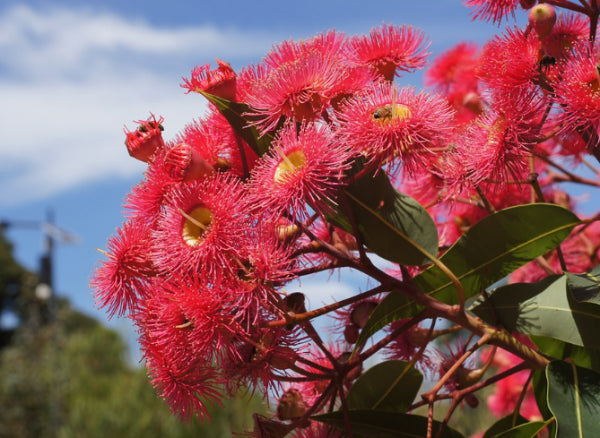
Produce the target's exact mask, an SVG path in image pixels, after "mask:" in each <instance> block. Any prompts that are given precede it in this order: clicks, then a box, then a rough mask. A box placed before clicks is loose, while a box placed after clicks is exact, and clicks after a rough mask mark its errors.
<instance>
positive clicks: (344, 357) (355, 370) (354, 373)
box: [337, 352, 363, 380]
mask: <svg viewBox="0 0 600 438" xmlns="http://www.w3.org/2000/svg"><path fill="white" fill-rule="evenodd" d="M351 356H352V353H348V352H345V353H342V354H340V355H339V356H338V358H337V360H338V361H339V362H340V363H341V364H347V363H348V361H349V360H350V357H351ZM362 371H363V368H362V363H361V364H356V366H354V367H352V369H351V370H350V372H349V373H348V374H347V375H346V379H347V380H355V379H358V378H359V377H360V375H361V374H362Z"/></svg>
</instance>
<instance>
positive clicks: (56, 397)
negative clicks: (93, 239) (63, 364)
mask: <svg viewBox="0 0 600 438" xmlns="http://www.w3.org/2000/svg"><path fill="white" fill-rule="evenodd" d="M0 227H1V228H2V231H4V230H6V229H7V228H13V227H14V228H29V229H37V230H40V231H41V232H42V233H43V253H42V255H41V256H40V259H39V272H38V276H39V280H40V281H39V283H38V284H37V286H36V288H35V297H36V298H37V300H38V305H36V308H37V309H36V310H35V311H34V312H33V314H34V318H35V320H36V322H35V324H39V323H40V322H42V323H45V324H48V325H49V326H50V329H51V330H52V332H51V337H50V339H49V341H50V343H52V344H53V345H52V347H53V348H54V349H55V351H54V352H55V354H56V355H57V357H58V355H59V354H60V352H59V351H56V349H57V348H59V343H58V342H57V339H56V331H55V330H56V327H52V324H53V323H54V322H55V321H56V316H57V315H56V311H57V300H56V291H55V285H54V249H55V245H56V243H57V242H58V243H77V242H78V241H79V238H78V237H77V236H76V235H74V234H71V233H69V232H67V231H64V230H62V229H60V228H58V227H57V226H56V225H55V217H54V211H53V210H52V209H48V210H47V212H46V220H45V221H31V220H20V221H18V220H11V221H9V220H0ZM40 305H41V306H40ZM55 379H56V382H57V384H54V385H52V386H51V388H50V394H49V398H50V400H49V401H50V403H49V405H50V406H49V407H50V413H49V414H50V421H51V423H52V426H51V427H52V430H53V431H54V432H55V433H58V430H59V429H60V424H61V418H60V417H61V408H60V405H61V394H60V389H59V388H60V386H61V385H60V380H61V370H58V369H57V370H55Z"/></svg>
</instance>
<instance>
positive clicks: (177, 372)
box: [143, 344, 222, 420]
mask: <svg viewBox="0 0 600 438" xmlns="http://www.w3.org/2000/svg"><path fill="white" fill-rule="evenodd" d="M143 347H144V358H145V360H146V367H147V368H148V374H149V377H150V380H151V381H152V385H153V386H154V387H155V388H156V390H157V392H158V394H159V395H160V396H161V397H162V398H164V399H166V400H167V402H168V403H169V406H170V408H171V411H173V413H175V414H177V415H179V416H180V417H181V418H182V419H184V420H189V419H191V417H193V416H197V417H199V418H200V419H204V418H207V417H208V411H207V405H208V404H219V403H220V401H221V399H222V395H221V393H220V386H221V384H222V382H221V381H220V379H219V376H218V374H217V373H216V372H215V369H214V368H213V366H212V365H211V364H210V363H206V362H204V363H197V362H194V361H181V360H178V359H177V357H173V356H171V355H168V354H164V353H163V352H162V351H160V350H159V349H158V348H156V347H155V346H153V345H151V344H145V345H144V346H143Z"/></svg>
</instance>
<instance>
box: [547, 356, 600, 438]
mask: <svg viewBox="0 0 600 438" xmlns="http://www.w3.org/2000/svg"><path fill="white" fill-rule="evenodd" d="M546 379H547V381H548V393H547V400H548V407H549V408H550V411H551V412H552V413H553V414H554V416H555V417H556V424H557V435H556V436H557V437H564V438H593V437H600V421H598V420H599V419H600V374H598V373H595V372H593V371H591V370H588V369H585V368H579V367H577V366H575V365H574V364H571V363H567V362H563V361H554V362H550V364H548V366H547V367H546Z"/></svg>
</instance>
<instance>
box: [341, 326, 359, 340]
mask: <svg viewBox="0 0 600 438" xmlns="http://www.w3.org/2000/svg"><path fill="white" fill-rule="evenodd" d="M359 333H360V327H359V326H357V325H356V324H348V325H347V326H346V328H345V329H344V339H345V340H346V342H347V343H349V344H356V341H358V335H359Z"/></svg>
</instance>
